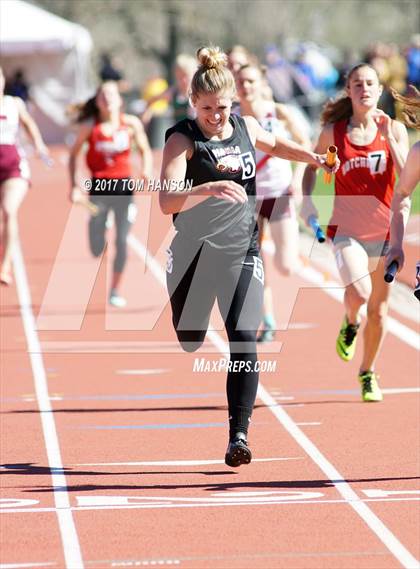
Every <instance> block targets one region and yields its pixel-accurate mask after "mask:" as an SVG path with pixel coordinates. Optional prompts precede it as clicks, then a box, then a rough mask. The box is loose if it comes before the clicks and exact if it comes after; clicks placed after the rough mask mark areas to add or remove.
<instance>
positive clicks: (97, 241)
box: [89, 194, 132, 273]
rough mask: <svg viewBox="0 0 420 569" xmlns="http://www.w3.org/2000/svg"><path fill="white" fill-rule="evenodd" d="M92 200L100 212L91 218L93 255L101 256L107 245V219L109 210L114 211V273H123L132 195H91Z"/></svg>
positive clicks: (91, 247)
mask: <svg viewBox="0 0 420 569" xmlns="http://www.w3.org/2000/svg"><path fill="white" fill-rule="evenodd" d="M90 200H91V202H92V203H94V204H95V205H96V206H98V209H99V212H98V214H97V215H95V216H93V215H92V216H91V218H90V220H89V244H90V250H91V252H92V255H94V256H95V257H99V255H101V254H102V251H103V250H104V247H105V233H106V220H107V217H108V212H109V211H110V210H112V211H113V212H114V220H115V249H116V253H115V258H114V265H113V268H114V273H122V271H123V269H124V265H125V263H126V260H127V235H128V232H129V230H130V225H131V223H130V220H129V205H130V203H131V202H132V195H131V194H128V195H122V196H119V195H99V194H96V195H91V196H90Z"/></svg>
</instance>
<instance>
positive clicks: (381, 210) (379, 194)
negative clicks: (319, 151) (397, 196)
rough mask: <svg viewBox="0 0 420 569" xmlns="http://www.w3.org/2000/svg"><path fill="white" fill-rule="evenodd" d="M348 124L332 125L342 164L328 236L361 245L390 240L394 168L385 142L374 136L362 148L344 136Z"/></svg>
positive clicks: (338, 173) (345, 121)
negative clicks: (357, 241)
mask: <svg viewBox="0 0 420 569" xmlns="http://www.w3.org/2000/svg"><path fill="white" fill-rule="evenodd" d="M347 125H348V121H347V120H343V121H339V122H337V123H335V124H334V144H335V145H336V146H337V149H338V150H337V152H338V157H339V158H340V161H341V164H340V169H339V170H338V172H337V173H336V174H335V198H334V209H333V213H332V217H331V219H330V222H329V226H328V231H327V233H328V236H329V237H330V238H333V237H334V236H337V237H338V236H345V237H354V238H355V239H359V240H361V241H382V240H385V239H387V238H389V225H390V208H391V200H392V196H393V192H394V185H395V168H394V162H393V160H392V156H391V152H390V149H389V145H388V143H387V141H386V139H385V138H384V137H383V136H382V135H381V134H380V132H379V130H378V132H377V133H376V137H375V139H374V140H373V141H372V142H371V143H370V144H366V145H364V146H359V145H357V144H353V143H352V142H351V141H350V140H349V137H348V135H347Z"/></svg>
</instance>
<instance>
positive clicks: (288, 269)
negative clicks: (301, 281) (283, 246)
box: [275, 259, 295, 277]
mask: <svg viewBox="0 0 420 569" xmlns="http://www.w3.org/2000/svg"><path fill="white" fill-rule="evenodd" d="M275 266H276V269H277V270H278V272H279V273H280V274H281V276H282V277H290V276H291V275H293V273H294V272H295V269H294V267H293V266H292V265H291V264H287V263H284V262H283V261H282V260H281V259H276V260H275Z"/></svg>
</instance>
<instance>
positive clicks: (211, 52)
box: [197, 47, 227, 69]
mask: <svg viewBox="0 0 420 569" xmlns="http://www.w3.org/2000/svg"><path fill="white" fill-rule="evenodd" d="M197 59H198V62H199V64H200V65H201V66H202V67H204V68H205V69H220V68H221V67H226V65H227V57H226V55H225V54H224V53H223V51H222V50H221V49H220V48H219V47H201V48H200V49H199V50H198V51H197Z"/></svg>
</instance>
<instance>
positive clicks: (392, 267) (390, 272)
mask: <svg viewBox="0 0 420 569" xmlns="http://www.w3.org/2000/svg"><path fill="white" fill-rule="evenodd" d="M397 271H398V263H397V261H392V263H390V264H389V265H388V268H386V269H385V274H384V281H385V282H386V283H392V281H393V280H394V278H395V275H396V274H397Z"/></svg>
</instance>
